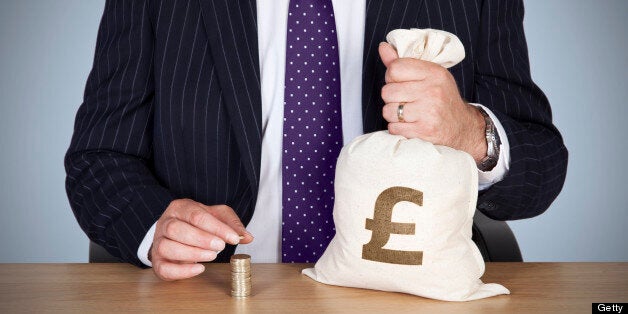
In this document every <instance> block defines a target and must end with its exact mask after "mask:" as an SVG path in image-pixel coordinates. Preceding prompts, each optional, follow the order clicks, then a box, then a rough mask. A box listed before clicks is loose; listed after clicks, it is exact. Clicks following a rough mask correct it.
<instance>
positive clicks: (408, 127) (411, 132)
mask: <svg viewBox="0 0 628 314" xmlns="http://www.w3.org/2000/svg"><path fill="white" fill-rule="evenodd" d="M418 130H419V128H418V126H417V125H416V123H407V122H395V123H388V133H390V134H392V135H401V136H403V137H405V138H407V139H411V138H420V139H423V140H426V141H427V140H428V139H426V138H423V137H422V134H421V133H420V132H419V131H418Z"/></svg>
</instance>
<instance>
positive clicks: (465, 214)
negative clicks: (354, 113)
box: [303, 29, 510, 301]
mask: <svg viewBox="0 0 628 314" xmlns="http://www.w3.org/2000/svg"><path fill="white" fill-rule="evenodd" d="M395 34H396V35H395ZM436 37H437V39H438V40H435V42H436V45H437V46H438V47H436V48H434V47H430V46H429V45H430V43H429V41H430V40H431V39H432V38H436ZM387 39H388V41H389V42H390V43H391V44H393V45H394V46H395V47H396V49H397V51H398V52H399V53H400V57H403V56H406V57H408V55H410V57H417V58H420V57H421V56H422V55H423V54H421V55H420V53H419V52H417V49H418V50H421V51H422V52H426V53H428V52H430V51H440V53H444V52H447V53H448V54H449V56H446V57H443V56H442V55H441V54H439V53H432V55H431V56H430V58H431V59H430V60H433V59H435V58H437V57H439V56H440V57H441V61H443V62H448V63H447V65H450V64H452V65H453V64H455V63H457V62H459V61H460V60H462V58H463V57H464V48H463V47H462V44H461V43H460V41H459V39H458V38H457V37H456V36H455V35H453V34H450V33H446V32H443V31H437V30H416V29H413V30H396V31H393V32H391V33H390V34H389V35H388V37H387ZM417 42H419V43H420V44H417ZM443 45H449V48H447V47H445V48H444V47H443ZM417 46H420V47H419V48H417ZM439 48H440V49H439ZM460 50H462V51H460ZM460 55H462V57H460ZM334 186H335V204H334V212H333V217H334V223H335V226H336V235H335V236H334V238H333V239H332V241H331V243H330V244H329V246H328V247H327V249H326V250H325V252H324V253H323V255H322V256H321V257H320V259H319V260H318V262H317V263H316V264H315V266H314V268H308V269H304V270H303V274H305V275H307V276H308V277H311V278H312V279H314V280H316V281H319V282H322V283H325V284H330V285H338V286H347V287H356V288H367V289H375V290H383V291H394V292H403V293H409V294H414V295H418V296H422V297H427V298H433V299H438V300H445V301H469V300H475V299H481V298H486V297H490V296H495V295H499V294H509V293H510V292H509V291H508V289H506V288H505V287H503V286H501V285H499V284H484V283H483V282H482V281H481V280H480V277H481V276H482V274H483V273H484V261H483V259H482V256H481V254H480V252H479V250H478V248H477V246H476V245H475V243H474V242H473V241H472V240H471V228H472V224H473V214H474V212H475V207H476V202H477V193H478V170H477V166H476V164H475V161H474V160H473V158H472V157H471V156H470V155H469V154H467V153H465V152H462V151H458V150H455V149H453V148H449V147H446V146H439V145H433V144H432V143H429V142H426V141H423V140H420V139H406V138H405V137H403V136H399V135H391V134H389V133H388V132H387V131H380V132H375V133H370V134H365V135H362V136H360V137H357V138H356V139H354V140H353V141H352V142H351V143H349V144H347V145H346V146H345V147H343V149H342V151H341V153H340V156H339V157H338V162H337V166H336V177H335V182H334Z"/></svg>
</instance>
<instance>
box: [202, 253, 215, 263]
mask: <svg viewBox="0 0 628 314" xmlns="http://www.w3.org/2000/svg"><path fill="white" fill-rule="evenodd" d="M215 258H216V252H214V251H203V252H202V253H201V259H202V260H203V261H204V262H208V261H213V260H214V259H215ZM201 266H202V265H201Z"/></svg>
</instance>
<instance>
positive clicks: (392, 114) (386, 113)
mask: <svg viewBox="0 0 628 314" xmlns="http://www.w3.org/2000/svg"><path fill="white" fill-rule="evenodd" d="M401 104H402V103H399V102H393V103H387V104H386V105H384V107H383V108H382V116H383V117H384V119H385V120H386V121H388V122H390V123H397V122H400V121H399V106H400V105H401ZM402 115H403V121H404V122H403V123H413V122H417V121H418V120H419V118H420V117H421V105H420V104H419V103H417V102H408V103H403V113H402Z"/></svg>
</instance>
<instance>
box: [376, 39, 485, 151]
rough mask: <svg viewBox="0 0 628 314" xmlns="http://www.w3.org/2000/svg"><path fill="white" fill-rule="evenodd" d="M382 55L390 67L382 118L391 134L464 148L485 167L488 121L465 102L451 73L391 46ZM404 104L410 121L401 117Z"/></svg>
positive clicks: (381, 52)
mask: <svg viewBox="0 0 628 314" xmlns="http://www.w3.org/2000/svg"><path fill="white" fill-rule="evenodd" d="M379 55H380V57H381V58H382V61H383V62H384V65H385V66H386V68H387V70H386V85H384V88H382V99H383V100H384V102H385V103H386V105H385V106H384V108H383V109H382V114H383V116H384V119H386V121H388V122H389V123H388V131H389V132H390V134H398V135H403V136H404V137H406V138H420V139H422V140H425V141H428V142H431V143H434V144H438V145H445V146H449V147H452V148H455V149H458V150H462V151H465V152H467V153H469V154H470V155H471V156H472V157H473V159H475V162H476V163H480V161H481V160H482V159H483V158H484V157H485V156H486V150H487V147H486V145H487V144H486V137H485V134H484V132H485V130H484V129H485V127H486V126H485V122H484V118H483V117H482V114H480V112H479V111H478V110H477V109H476V108H474V107H473V106H472V105H470V104H468V103H466V102H465V101H464V100H462V97H461V96H460V93H459V92H458V86H457V85H456V82H455V80H454V78H453V76H452V75H451V73H449V71H447V69H445V68H443V67H442V66H440V65H438V64H436V63H432V62H428V61H422V60H417V59H411V58H399V57H398V55H397V52H396V51H395V49H394V48H393V47H392V46H391V45H390V44H388V43H382V44H380V46H379ZM401 103H404V107H403V118H404V120H405V122H399V119H398V117H397V109H398V108H399V105H400V104H401Z"/></svg>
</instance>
